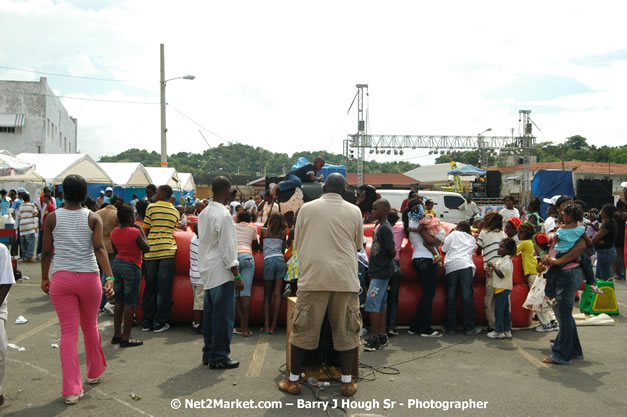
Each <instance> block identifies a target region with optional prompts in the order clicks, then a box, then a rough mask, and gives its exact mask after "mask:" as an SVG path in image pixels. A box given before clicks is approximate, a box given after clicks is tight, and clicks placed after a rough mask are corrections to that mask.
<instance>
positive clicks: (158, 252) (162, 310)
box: [142, 185, 180, 333]
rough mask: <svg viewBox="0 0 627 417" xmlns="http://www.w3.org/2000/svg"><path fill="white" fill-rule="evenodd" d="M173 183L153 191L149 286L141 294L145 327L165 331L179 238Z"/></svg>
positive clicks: (148, 228)
mask: <svg viewBox="0 0 627 417" xmlns="http://www.w3.org/2000/svg"><path fill="white" fill-rule="evenodd" d="M170 197H172V187H170V186H169V185H161V186H160V187H159V188H157V192H156V193H155V195H154V200H155V202H154V203H152V204H150V205H149V206H148V208H147V209H146V216H145V217H144V231H145V232H146V235H147V236H148V243H149V244H150V251H149V252H147V253H146V254H145V255H144V258H145V260H146V263H145V267H144V273H145V276H146V287H145V288H144V297H143V298H142V313H143V317H142V331H145V332H147V331H150V330H153V331H154V332H155V333H161V332H165V331H166V330H168V329H169V328H170V325H169V324H168V320H169V319H170V308H171V304H172V279H173V278H174V255H175V254H176V241H175V240H174V236H173V233H174V229H175V228H176V224H177V223H178V221H179V217H180V215H179V212H178V210H177V209H176V208H174V206H173V205H172V203H170Z"/></svg>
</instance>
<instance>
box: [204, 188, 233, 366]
mask: <svg viewBox="0 0 627 417" xmlns="http://www.w3.org/2000/svg"><path fill="white" fill-rule="evenodd" d="M211 190H212V191H213V201H212V202H211V203H209V205H208V206H207V208H205V209H204V210H203V211H202V213H200V214H199V215H198V271H199V272H200V278H201V279H202V282H203V287H204V289H205V300H204V304H203V313H202V316H203V317H202V333H203V335H204V337H205V346H204V347H203V348H202V363H203V364H204V365H209V368H210V369H232V368H237V367H238V366H239V362H238V361H233V360H231V359H230V358H229V354H230V353H231V336H232V335H233V322H234V320H235V291H237V290H243V289H244V283H243V282H242V279H241V278H242V276H241V275H240V273H239V270H238V266H239V262H238V261H237V233H236V231H235V224H234V223H233V218H232V217H231V213H230V212H229V210H228V209H227V208H226V205H227V204H228V202H229V201H230V196H231V193H230V190H231V182H230V181H229V180H228V179H227V178H225V177H216V178H215V179H214V180H213V182H212V183H211Z"/></svg>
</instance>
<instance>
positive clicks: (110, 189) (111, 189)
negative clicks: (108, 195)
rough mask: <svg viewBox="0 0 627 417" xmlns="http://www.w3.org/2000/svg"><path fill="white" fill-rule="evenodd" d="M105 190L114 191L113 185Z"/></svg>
mask: <svg viewBox="0 0 627 417" xmlns="http://www.w3.org/2000/svg"><path fill="white" fill-rule="evenodd" d="M105 191H113V188H111V187H107V188H106V189H105Z"/></svg>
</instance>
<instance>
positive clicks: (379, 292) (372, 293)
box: [366, 275, 390, 313]
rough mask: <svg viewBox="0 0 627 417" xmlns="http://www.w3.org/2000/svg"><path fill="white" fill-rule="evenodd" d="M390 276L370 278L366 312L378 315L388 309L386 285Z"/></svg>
mask: <svg viewBox="0 0 627 417" xmlns="http://www.w3.org/2000/svg"><path fill="white" fill-rule="evenodd" d="M389 282H390V275H387V276H385V275H381V276H374V277H370V285H369V286H368V297H367V298H366V312H367V313H380V312H382V311H385V309H386V308H388V290H387V287H388V283H389Z"/></svg>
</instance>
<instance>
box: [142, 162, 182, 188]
mask: <svg viewBox="0 0 627 417" xmlns="http://www.w3.org/2000/svg"><path fill="white" fill-rule="evenodd" d="M146 171H147V172H148V175H150V178H151V179H152V183H153V184H154V185H156V186H157V187H158V186H160V185H166V184H167V185H169V186H170V187H172V189H173V190H174V191H181V185H180V184H181V181H180V179H179V176H178V173H177V172H176V169H174V168H169V167H146Z"/></svg>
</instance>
